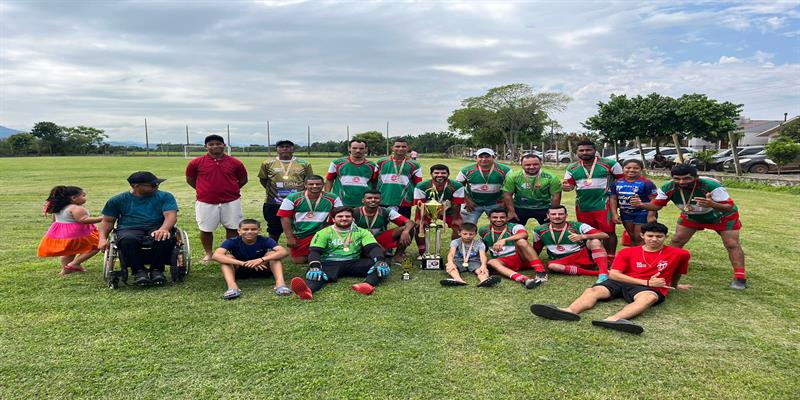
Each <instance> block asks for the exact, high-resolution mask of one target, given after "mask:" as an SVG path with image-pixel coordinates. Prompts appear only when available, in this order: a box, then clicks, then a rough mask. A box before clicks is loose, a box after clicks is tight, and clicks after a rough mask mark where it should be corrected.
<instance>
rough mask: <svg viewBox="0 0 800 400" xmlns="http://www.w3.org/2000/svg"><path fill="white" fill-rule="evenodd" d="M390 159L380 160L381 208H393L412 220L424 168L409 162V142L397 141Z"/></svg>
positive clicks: (416, 163) (378, 187) (401, 139)
mask: <svg viewBox="0 0 800 400" xmlns="http://www.w3.org/2000/svg"><path fill="white" fill-rule="evenodd" d="M392 152H393V153H394V154H393V155H392V156H390V157H383V158H380V159H378V162H377V165H378V186H377V189H378V190H379V191H380V192H381V206H382V207H389V208H393V209H394V210H395V211H397V212H399V213H400V214H401V215H402V216H404V217H406V218H411V206H412V205H413V204H414V203H413V201H414V186H416V185H417V184H418V183H420V182H422V168H421V167H420V165H419V163H418V162H416V161H414V160H409V159H408V156H407V153H408V141H407V140H405V139H403V138H398V139H395V141H394V145H392Z"/></svg>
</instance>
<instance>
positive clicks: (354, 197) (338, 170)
mask: <svg viewBox="0 0 800 400" xmlns="http://www.w3.org/2000/svg"><path fill="white" fill-rule="evenodd" d="M377 177H378V167H377V166H376V165H375V163H373V162H372V161H367V160H364V162H362V163H360V164H355V163H353V162H352V161H351V160H350V157H348V158H339V159H336V160H333V161H331V166H330V167H329V168H328V175H327V178H326V179H327V180H329V181H333V188H331V192H333V193H334V194H335V195H337V196H339V198H340V199H342V204H344V205H346V206H349V207H358V206H360V205H361V199H362V198H363V197H364V193H365V192H366V191H367V190H370V189H371V188H372V187H373V185H374V184H375V180H376V179H377Z"/></svg>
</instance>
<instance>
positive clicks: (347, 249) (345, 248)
mask: <svg viewBox="0 0 800 400" xmlns="http://www.w3.org/2000/svg"><path fill="white" fill-rule="evenodd" d="M342 250H344V251H350V248H349V247H347V246H344V247H342Z"/></svg>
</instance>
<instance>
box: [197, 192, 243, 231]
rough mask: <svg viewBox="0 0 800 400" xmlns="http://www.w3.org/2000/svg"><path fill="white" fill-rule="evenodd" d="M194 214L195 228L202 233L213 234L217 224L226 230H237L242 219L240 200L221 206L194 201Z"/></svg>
mask: <svg viewBox="0 0 800 400" xmlns="http://www.w3.org/2000/svg"><path fill="white" fill-rule="evenodd" d="M194 213H195V219H196V220H197V227H198V228H200V230H201V231H203V232H214V231H215V230H217V227H218V226H219V224H222V225H223V226H224V227H225V228H227V229H238V228H239V222H241V221H242V219H244V213H242V202H241V200H240V199H236V200H234V201H231V202H229V203H221V204H208V203H203V202H202V201H196V202H195V203H194Z"/></svg>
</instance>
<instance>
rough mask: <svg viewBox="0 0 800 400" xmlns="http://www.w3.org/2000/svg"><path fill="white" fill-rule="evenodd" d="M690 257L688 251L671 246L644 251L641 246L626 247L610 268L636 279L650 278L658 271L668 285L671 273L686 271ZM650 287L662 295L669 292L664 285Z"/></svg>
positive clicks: (683, 272)
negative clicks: (658, 249)
mask: <svg viewBox="0 0 800 400" xmlns="http://www.w3.org/2000/svg"><path fill="white" fill-rule="evenodd" d="M691 257H692V256H691V255H690V254H689V252H688V251H686V250H684V249H680V248H677V247H672V246H664V248H663V249H661V250H660V251H657V252H650V251H645V250H644V248H643V247H642V246H636V247H627V248H624V249H622V250H620V251H619V252H618V253H617V256H616V257H614V264H613V265H612V266H611V269H614V270H617V271H619V272H622V273H623V274H625V275H628V276H630V277H631V278H636V279H650V278H651V277H652V276H653V275H655V274H656V273H659V277H660V278H664V280H665V281H666V282H667V285H669V284H670V283H672V276H673V275H675V274H676V273H678V274H681V275H685V274H686V273H687V272H688V270H689V260H690V259H691ZM650 289H653V290H656V291H658V292H659V293H661V294H662V295H664V296H666V295H667V293H669V289H667V288H664V287H660V288H650Z"/></svg>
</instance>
